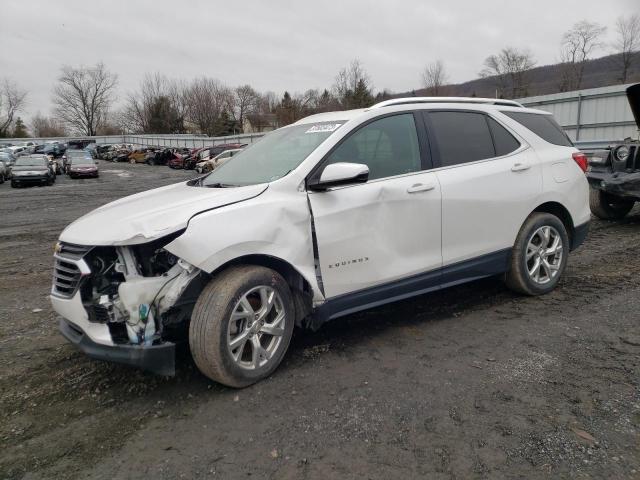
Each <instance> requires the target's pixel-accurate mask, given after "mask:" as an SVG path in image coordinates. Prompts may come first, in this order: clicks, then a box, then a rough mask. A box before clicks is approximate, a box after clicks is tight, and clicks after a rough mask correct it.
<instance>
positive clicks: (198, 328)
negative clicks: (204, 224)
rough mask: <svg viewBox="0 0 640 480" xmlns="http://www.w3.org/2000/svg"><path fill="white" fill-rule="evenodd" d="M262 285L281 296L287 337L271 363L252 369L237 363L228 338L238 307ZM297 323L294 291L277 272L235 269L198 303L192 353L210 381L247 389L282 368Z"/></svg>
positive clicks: (250, 267)
mask: <svg viewBox="0 0 640 480" xmlns="http://www.w3.org/2000/svg"><path fill="white" fill-rule="evenodd" d="M258 286H269V287H271V288H273V289H274V290H275V291H276V292H277V293H278V294H279V296H280V299H281V300H282V305H283V308H284V312H285V325H284V334H283V335H282V339H281V341H280V343H279V344H278V347H277V349H276V350H275V351H274V352H273V354H272V356H271V358H270V359H269V360H268V362H267V363H266V364H265V365H262V366H260V367H257V368H255V369H254V370H248V369H244V368H242V367H241V366H239V365H238V364H236V363H235V361H234V360H233V357H232V355H231V351H230V349H229V347H228V345H227V335H228V331H229V325H230V323H231V322H230V319H231V314H232V312H233V310H234V308H235V307H236V305H237V304H238V302H239V301H240V299H241V298H242V296H243V295H245V293H247V292H249V291H250V290H251V289H252V288H255V287H258ZM294 322H295V308H294V304H293V298H292V295H291V291H290V289H289V286H288V285H287V283H286V281H285V280H284V279H283V278H282V277H281V276H280V275H279V274H278V273H277V272H275V271H273V270H270V269H268V268H265V267H259V266H253V265H241V266H237V267H231V268H229V269H228V270H225V271H223V272H222V273H220V274H218V275H216V277H215V278H214V279H213V280H211V282H209V284H208V285H207V286H206V287H205V288H204V290H203V291H202V293H201V294H200V297H199V298H198V301H197V302H196V305H195V307H194V309H193V313H192V315H191V324H190V326H189V346H190V349H191V354H192V355H193V359H194V361H195V363H196V365H197V366H198V368H199V369H200V371H201V372H202V373H203V374H204V375H206V376H207V377H209V378H210V379H212V380H215V381H216V382H219V383H222V384H224V385H227V386H229V387H235V388H242V387H246V386H248V385H251V384H253V383H255V382H257V381H259V380H262V379H264V378H266V377H268V376H269V375H270V374H271V373H272V372H273V371H274V370H275V369H276V368H277V367H278V365H279V364H280V362H281V361H282V358H283V357H284V354H285V352H286V351H287V348H288V347H289V342H290V340H291V335H292V333H293V326H294ZM242 348H244V347H242Z"/></svg>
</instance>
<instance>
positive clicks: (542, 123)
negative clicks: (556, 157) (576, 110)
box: [502, 111, 573, 147]
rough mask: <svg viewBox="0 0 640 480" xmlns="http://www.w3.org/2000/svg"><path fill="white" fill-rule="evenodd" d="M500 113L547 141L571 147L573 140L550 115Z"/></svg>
mask: <svg viewBox="0 0 640 480" xmlns="http://www.w3.org/2000/svg"><path fill="white" fill-rule="evenodd" d="M502 113H504V114H505V115H506V116H507V117H509V118H512V119H513V120H515V121H516V122H518V123H519V124H521V125H523V126H524V127H526V128H528V129H529V130H531V131H532V132H533V133H535V134H536V135H538V136H539V137H540V138H542V139H543V140H545V141H547V142H549V143H552V144H554V145H560V146H562V147H573V142H571V140H570V139H569V137H568V136H567V134H566V133H564V131H563V130H562V127H560V125H558V123H557V122H556V121H555V120H554V119H553V117H552V116H551V115H543V114H540V113H528V112H511V111H502Z"/></svg>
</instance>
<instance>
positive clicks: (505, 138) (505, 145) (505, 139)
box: [487, 117, 520, 157]
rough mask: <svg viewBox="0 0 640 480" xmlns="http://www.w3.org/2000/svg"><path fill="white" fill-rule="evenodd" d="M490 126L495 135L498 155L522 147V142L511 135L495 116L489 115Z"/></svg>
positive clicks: (494, 139) (494, 140)
mask: <svg viewBox="0 0 640 480" xmlns="http://www.w3.org/2000/svg"><path fill="white" fill-rule="evenodd" d="M487 121H488V122H489V128H490V129H491V134H492V135H493V144H494V146H495V147H496V157H501V156H502V155H506V154H508V153H511V152H513V151H514V150H517V149H518V148H520V142H519V141H518V140H516V139H515V138H514V136H513V135H511V134H510V133H509V132H508V131H507V129H506V128H504V127H503V126H502V125H500V124H499V123H498V122H496V121H495V120H494V119H493V118H491V117H487Z"/></svg>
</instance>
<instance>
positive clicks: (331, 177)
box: [307, 162, 369, 192]
mask: <svg viewBox="0 0 640 480" xmlns="http://www.w3.org/2000/svg"><path fill="white" fill-rule="evenodd" d="M314 177H315V176H314ZM367 180H369V167H368V166H366V165H364V164H362V163H347V162H339V163H332V164H330V165H327V166H326V167H325V168H324V170H322V173H321V174H320V178H317V177H316V178H312V179H310V180H309V182H308V183H307V187H308V188H309V189H310V190H313V191H316V192H323V191H325V190H326V189H328V188H331V187H339V186H341V185H352V184H355V183H366V182H367Z"/></svg>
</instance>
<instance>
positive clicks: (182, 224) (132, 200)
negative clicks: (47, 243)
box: [60, 182, 267, 246]
mask: <svg viewBox="0 0 640 480" xmlns="http://www.w3.org/2000/svg"><path fill="white" fill-rule="evenodd" d="M266 189H267V185H265V184H262V185H250V186H246V187H233V188H206V187H192V186H189V185H187V184H186V182H183V183H178V184H174V185H168V186H166V187H161V188H156V189H153V190H149V191H146V192H142V193H138V194H136V195H131V196H129V197H124V198H121V199H119V200H116V201H115V202H111V203H108V204H106V205H104V206H102V207H100V208H97V209H96V210H93V211H92V212H90V213H88V214H86V215H85V216H83V217H80V218H79V219H78V220H76V221H75V222H73V223H72V224H71V225H69V226H68V227H67V228H65V229H64V231H63V232H62V234H61V235H60V240H61V241H63V242H68V243H74V244H78V245H95V246H97V245H135V244H139V243H146V242H150V241H151V240H155V239H157V238H160V237H163V236H165V235H169V234H171V233H173V232H176V231H178V230H181V229H183V228H186V226H187V224H188V223H189V219H190V218H191V217H193V216H194V215H196V214H198V213H200V212H203V211H205V210H211V209H214V208H219V207H223V206H225V205H229V204H231V203H237V202H241V201H243V200H248V199H249V198H253V197H256V196H258V195H260V194H261V193H262V192H264V191H265V190H266Z"/></svg>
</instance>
